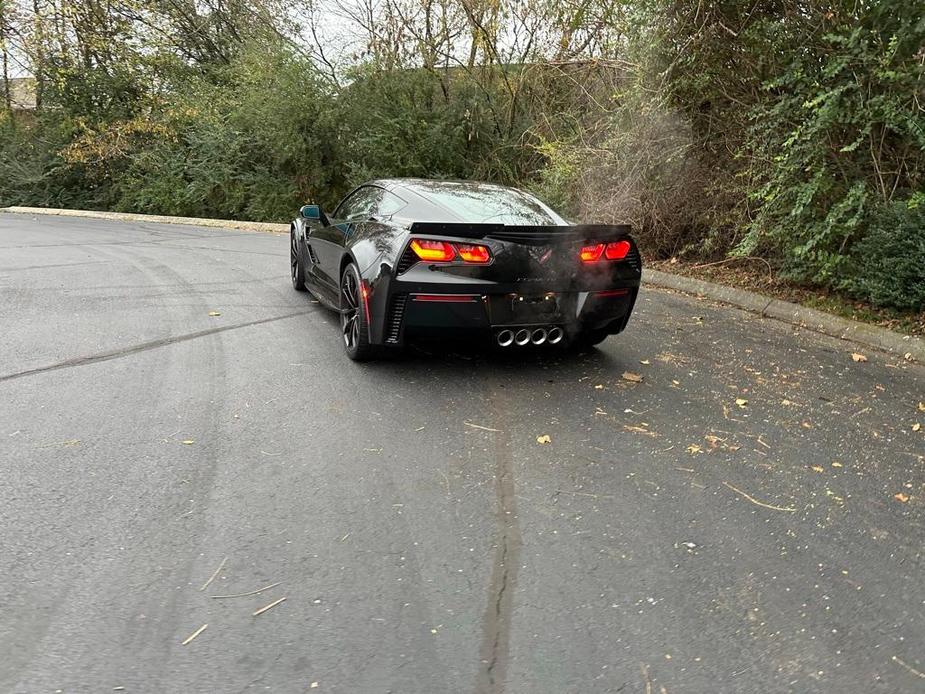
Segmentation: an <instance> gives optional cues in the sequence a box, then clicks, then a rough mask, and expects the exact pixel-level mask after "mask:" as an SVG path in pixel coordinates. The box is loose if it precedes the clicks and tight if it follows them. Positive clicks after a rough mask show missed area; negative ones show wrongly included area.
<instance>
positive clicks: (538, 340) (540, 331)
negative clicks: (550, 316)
mask: <svg viewBox="0 0 925 694" xmlns="http://www.w3.org/2000/svg"><path fill="white" fill-rule="evenodd" d="M530 342H532V343H533V344H535V345H541V344H543V343H544V342H546V329H545V328H537V329H536V330H534V331H533V332H532V333H531V334H530Z"/></svg>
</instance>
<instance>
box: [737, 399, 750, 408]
mask: <svg viewBox="0 0 925 694" xmlns="http://www.w3.org/2000/svg"><path fill="white" fill-rule="evenodd" d="M736 405H738V406H739V407H748V400H746V399H745V398H736Z"/></svg>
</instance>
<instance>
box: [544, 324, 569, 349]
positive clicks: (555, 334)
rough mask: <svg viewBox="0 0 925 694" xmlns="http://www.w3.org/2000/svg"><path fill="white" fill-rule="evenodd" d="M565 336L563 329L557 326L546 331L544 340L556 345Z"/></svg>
mask: <svg viewBox="0 0 925 694" xmlns="http://www.w3.org/2000/svg"><path fill="white" fill-rule="evenodd" d="M564 337H565V331H564V330H562V328H559V327H553V328H550V329H549V332H547V333H546V341H547V342H548V343H549V344H551V345H557V344H559V343H560V342H562V339H563V338H564Z"/></svg>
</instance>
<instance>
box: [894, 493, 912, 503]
mask: <svg viewBox="0 0 925 694" xmlns="http://www.w3.org/2000/svg"><path fill="white" fill-rule="evenodd" d="M893 498H894V499H896V501H899V502H901V503H904V504H905V503H906V502H908V501H909V496H908V495H907V494H903V493H902V492H896V493H895V494H894V495H893Z"/></svg>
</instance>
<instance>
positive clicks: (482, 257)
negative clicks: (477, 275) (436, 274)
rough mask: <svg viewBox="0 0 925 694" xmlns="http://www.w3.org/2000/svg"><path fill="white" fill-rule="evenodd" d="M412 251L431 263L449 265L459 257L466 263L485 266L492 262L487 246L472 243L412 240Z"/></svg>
mask: <svg viewBox="0 0 925 694" xmlns="http://www.w3.org/2000/svg"><path fill="white" fill-rule="evenodd" d="M411 250H413V251H414V254H415V255H416V256H417V257H418V258H420V259H421V260H424V261H426V262H429V263H449V262H452V261H454V260H456V258H457V257H458V258H459V259H460V260H462V261H463V262H464V263H480V264H485V263H487V262H489V261H490V260H491V251H490V250H488V247H487V246H480V245H476V244H471V243H450V242H449V241H434V240H432V239H412V240H411Z"/></svg>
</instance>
